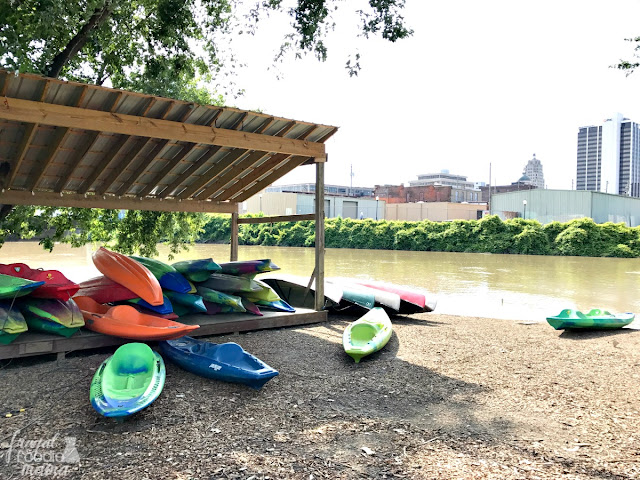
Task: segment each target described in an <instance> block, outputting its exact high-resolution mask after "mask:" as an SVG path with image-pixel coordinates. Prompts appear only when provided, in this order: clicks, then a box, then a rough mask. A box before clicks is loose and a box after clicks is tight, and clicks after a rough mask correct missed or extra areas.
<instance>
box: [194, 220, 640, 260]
mask: <svg viewBox="0 0 640 480" xmlns="http://www.w3.org/2000/svg"><path fill="white" fill-rule="evenodd" d="M249 216H251V215H249ZM253 216H258V215H253ZM230 235H231V221H230V218H229V217H228V216H223V215H212V216H211V218H210V220H209V221H208V222H207V223H206V224H205V225H204V228H203V231H202V232H201V234H200V235H199V240H198V241H199V242H206V243H226V242H229V238H230ZM238 242H239V244H240V245H263V246H270V245H273V246H286V247H312V246H314V243H315V227H314V222H312V221H303V222H279V223H261V224H247V225H241V226H240V230H239V234H238ZM325 245H326V246H327V247H328V248H367V249H380V250H416V251H426V252H473V253H510V254H526V255H573V256H586V257H626V258H634V257H639V256H640V227H627V226H626V225H625V224H624V223H611V222H608V223H603V224H597V223H595V222H594V221H593V220H592V219H590V218H580V219H575V220H571V221H569V222H565V223H561V222H551V223H548V224H546V225H542V224H540V223H539V222H538V221H536V220H524V219H522V218H516V219H511V220H506V221H502V220H501V219H500V218H499V217H498V216H496V215H491V216H488V217H485V218H483V219H481V220H453V221H450V222H432V221H430V220H423V221H420V222H408V221H387V220H378V221H376V220H371V219H366V220H353V219H350V218H340V217H338V218H328V219H326V220H325Z"/></svg>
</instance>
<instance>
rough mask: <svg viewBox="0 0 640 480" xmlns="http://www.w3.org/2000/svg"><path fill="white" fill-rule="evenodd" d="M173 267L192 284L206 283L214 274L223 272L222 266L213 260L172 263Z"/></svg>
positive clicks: (203, 259)
mask: <svg viewBox="0 0 640 480" xmlns="http://www.w3.org/2000/svg"><path fill="white" fill-rule="evenodd" d="M171 266H172V267H173V268H175V269H176V270H177V271H178V272H180V273H181V274H182V275H184V276H185V277H186V278H187V279H188V280H191V281H192V282H204V281H205V280H206V279H207V278H209V275H211V274H212V273H213V272H219V271H220V270H221V267H220V265H218V264H217V263H216V262H214V261H213V259H211V258H201V259H198V260H182V261H180V262H175V263H172V264H171Z"/></svg>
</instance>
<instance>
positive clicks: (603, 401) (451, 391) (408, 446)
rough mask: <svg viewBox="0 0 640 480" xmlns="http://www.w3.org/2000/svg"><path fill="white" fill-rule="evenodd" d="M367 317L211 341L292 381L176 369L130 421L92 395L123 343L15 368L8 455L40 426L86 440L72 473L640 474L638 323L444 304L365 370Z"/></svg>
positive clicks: (47, 432) (397, 326)
mask: <svg viewBox="0 0 640 480" xmlns="http://www.w3.org/2000/svg"><path fill="white" fill-rule="evenodd" d="M353 319H354V318H353V317H343V316H339V317H334V316H332V317H330V320H329V321H328V322H326V323H320V324H314V325H310V326H306V327H290V328H283V329H274V330H262V331H255V332H250V333H247V334H240V335H225V336H219V337H211V341H214V342H217V343H221V342H224V341H235V342H237V343H239V344H240V345H242V346H243V347H244V348H245V349H247V350H248V351H250V352H251V353H254V354H255V355H256V356H258V357H259V358H261V359H262V360H264V361H265V362H266V363H267V364H269V365H271V366H273V367H274V368H277V369H278V370H279V371H280V375H279V376H278V377H276V378H274V379H273V380H271V381H270V382H269V383H267V384H266V385H265V387H264V388H263V389H262V390H261V391H253V390H251V389H248V388H246V387H243V386H240V385H235V384H229V383H223V382H213V381H210V380H206V379H202V378H200V377H196V376H194V375H192V374H189V373H187V372H184V371H182V370H180V369H179V368H178V367H176V366H175V365H173V364H171V363H169V362H167V381H166V384H165V389H164V391H163V393H162V394H161V396H160V397H159V398H158V400H156V402H154V404H153V405H151V406H150V407H149V408H147V409H145V410H143V411H142V412H140V413H139V414H137V415H136V416H134V417H132V418H130V419H128V420H127V421H125V422H124V423H116V422H115V421H113V420H109V419H106V418H103V417H100V416H99V415H98V414H97V413H95V411H93V409H92V408H91V406H90V404H89V401H88V391H89V383H90V381H91V377H92V375H93V372H94V371H95V368H96V367H97V366H98V365H99V364H100V362H101V361H102V360H103V359H104V358H106V356H108V355H109V354H110V353H112V351H113V350H109V349H107V350H106V351H105V350H101V351H95V352H92V353H91V354H86V353H80V352H79V353H77V354H71V355H69V357H68V358H67V359H66V360H65V361H63V362H61V363H60V364H57V363H56V362H55V361H51V360H48V361H45V360H43V359H39V360H36V359H24V360H19V361H16V360H14V361H13V362H11V363H10V364H6V362H5V363H3V364H2V365H0V382H2V384H3V386H4V388H3V389H1V390H0V408H3V409H4V410H7V409H9V408H24V407H26V410H25V411H24V412H22V413H16V414H15V415H13V416H12V417H10V418H2V417H0V439H1V440H0V455H2V454H3V453H4V454H6V452H7V449H8V446H7V442H9V441H10V440H11V436H12V435H13V434H14V432H15V431H16V429H19V428H25V429H24V430H23V431H21V432H20V433H19V435H20V436H21V437H22V438H24V439H31V440H37V439H50V438H51V437H53V436H54V435H56V434H57V435H58V437H59V438H60V439H61V438H63V437H70V438H71V437H72V438H74V439H75V441H76V446H77V451H78V454H79V463H77V464H76V463H74V464H71V465H70V470H69V474H68V475H67V476H66V477H65V478H89V479H91V478H96V479H98V478H104V476H105V474H106V472H107V471H109V476H112V477H113V478H125V479H128V478H180V479H182V478H185V479H186V478H193V479H209V478H242V479H248V478H251V477H253V478H254V479H260V478H271V479H274V478H295V479H298V478H300V479H302V478H305V479H309V478H311V476H312V475H313V478H345V479H346V478H384V476H386V477H387V478H393V477H394V476H395V477H400V478H420V479H421V478H425V479H427V478H496V479H522V478H531V479H536V478H537V479H558V478H566V479H594V480H595V479H603V478H607V479H623V478H635V477H637V476H638V475H640V448H639V447H638V440H640V435H639V434H638V433H637V432H639V431H640V417H639V415H638V411H640V401H639V400H638V398H637V392H638V391H639V390H640V388H639V387H640V348H639V347H640V335H639V334H636V333H635V332H636V330H632V329H623V330H616V331H605V332H559V331H555V330H553V328H551V327H550V326H549V325H547V324H546V323H545V324H541V323H534V324H523V323H521V322H520V323H519V322H516V321H512V320H511V321H509V320H498V319H489V318H479V317H458V316H452V315H444V314H439V313H435V312H433V313H425V314H419V315H412V316H408V317H396V318H395V319H392V321H393V322H394V335H393V337H392V339H391V341H390V342H389V344H388V345H387V346H386V347H385V348H384V349H383V350H382V351H380V352H378V353H377V354H374V355H373V356H371V357H368V358H365V359H363V360H362V362H361V363H360V364H355V363H354V362H353V360H351V359H350V358H349V357H347V356H346V355H345V354H344V352H343V351H342V350H341V335H342V331H343V329H344V327H345V326H346V325H347V324H348V322H350V321H353ZM26 378H28V379H29V381H28V382H25V379H26ZM7 436H8V438H7ZM58 444H59V445H60V446H62V445H64V444H63V442H62V440H59V441H58ZM9 467H11V469H10V470H9V471H10V472H12V473H19V472H18V470H17V468H18V467H19V466H18V465H15V464H10V465H9ZM0 477H2V474H1V473H0ZM18 478H20V477H18Z"/></svg>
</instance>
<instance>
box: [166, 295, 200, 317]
mask: <svg viewBox="0 0 640 480" xmlns="http://www.w3.org/2000/svg"><path fill="white" fill-rule="evenodd" d="M164 294H165V296H166V297H167V298H169V300H170V301H171V304H172V305H173V308H174V311H175V308H176V306H177V305H182V306H185V307H187V308H188V309H189V311H190V313H198V312H206V311H207V307H205V306H204V303H203V302H202V297H201V296H200V295H194V294H192V293H178V292H172V291H171V290H165V291H164Z"/></svg>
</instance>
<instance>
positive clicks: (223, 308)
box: [202, 300, 244, 315]
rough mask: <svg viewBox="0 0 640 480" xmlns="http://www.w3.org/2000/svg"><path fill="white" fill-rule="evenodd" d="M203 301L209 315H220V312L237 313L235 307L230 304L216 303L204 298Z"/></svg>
mask: <svg viewBox="0 0 640 480" xmlns="http://www.w3.org/2000/svg"><path fill="white" fill-rule="evenodd" d="M202 303H204V306H205V307H206V309H207V315H218V314H219V313H235V312H236V311H235V310H234V309H233V307H230V306H229V305H222V304H220V303H214V302H210V301H208V300H203V301H202ZM243 306H244V305H243Z"/></svg>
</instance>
